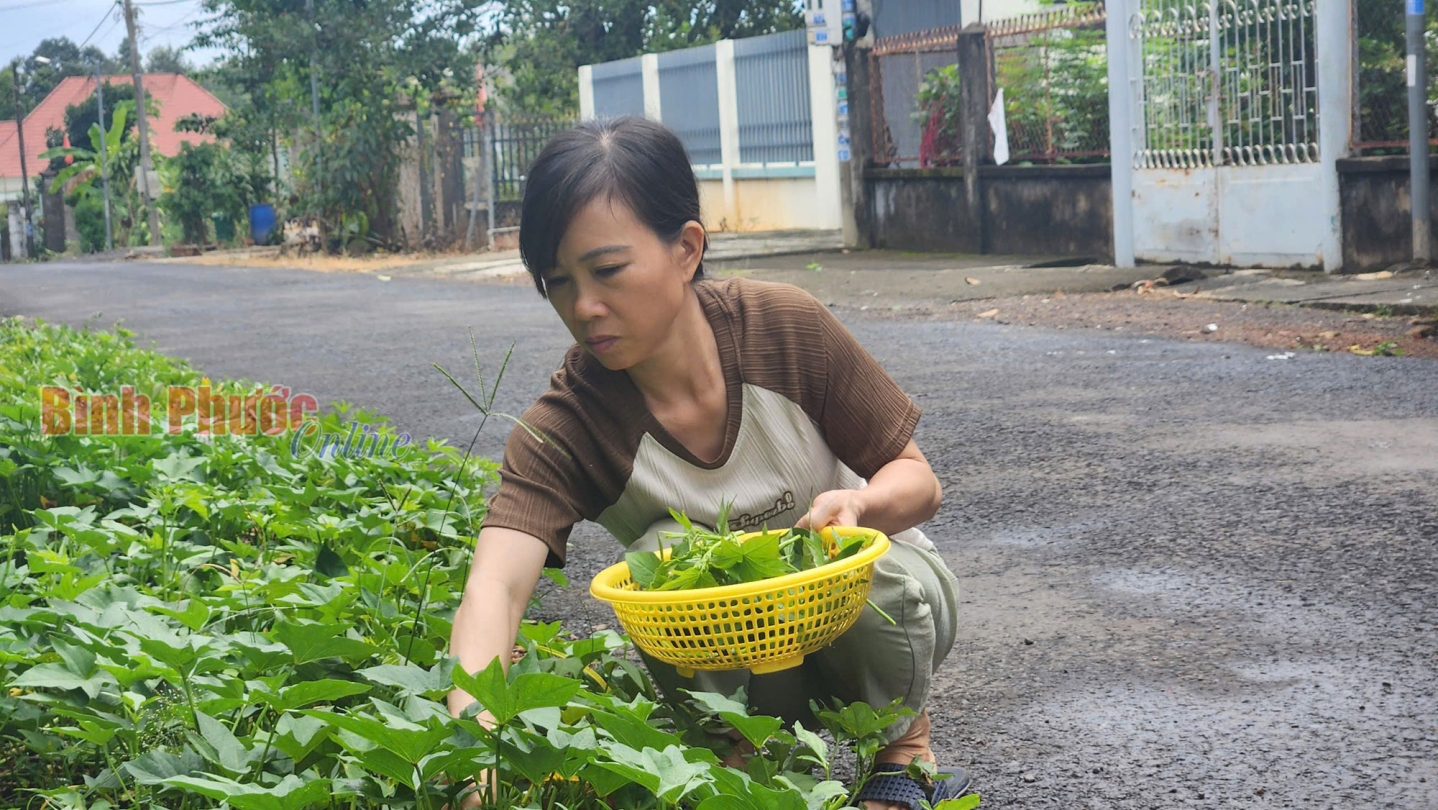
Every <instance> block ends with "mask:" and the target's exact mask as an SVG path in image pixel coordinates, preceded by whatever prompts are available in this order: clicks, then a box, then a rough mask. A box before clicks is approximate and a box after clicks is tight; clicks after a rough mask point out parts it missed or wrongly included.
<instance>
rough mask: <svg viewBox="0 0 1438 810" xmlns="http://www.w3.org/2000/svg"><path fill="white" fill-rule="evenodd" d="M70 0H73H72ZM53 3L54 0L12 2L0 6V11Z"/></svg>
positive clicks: (51, 4)
mask: <svg viewBox="0 0 1438 810" xmlns="http://www.w3.org/2000/svg"><path fill="white" fill-rule="evenodd" d="M72 1H73V0H72ZM55 3H56V0H30V1H29V2H26V3H14V4H11V5H5V6H0V11H19V10H20V9H24V8H38V7H40V6H53V5H55Z"/></svg>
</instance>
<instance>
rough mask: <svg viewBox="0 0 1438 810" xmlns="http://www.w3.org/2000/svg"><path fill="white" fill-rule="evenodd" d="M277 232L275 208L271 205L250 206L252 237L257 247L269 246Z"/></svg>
mask: <svg viewBox="0 0 1438 810" xmlns="http://www.w3.org/2000/svg"><path fill="white" fill-rule="evenodd" d="M274 232H275V207H274V205H272V204H270V203H259V204H256V205H252V206H250V236H251V238H253V239H254V240H255V244H257V245H267V244H269V242H270V234H272V233H274Z"/></svg>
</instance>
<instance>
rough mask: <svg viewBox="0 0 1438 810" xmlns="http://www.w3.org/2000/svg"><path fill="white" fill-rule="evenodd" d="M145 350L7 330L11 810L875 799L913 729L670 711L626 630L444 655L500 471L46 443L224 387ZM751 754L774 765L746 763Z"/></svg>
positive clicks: (441, 461)
mask: <svg viewBox="0 0 1438 810" xmlns="http://www.w3.org/2000/svg"><path fill="white" fill-rule="evenodd" d="M130 338H131V336H130V335H129V334H128V333H127V332H125V331H124V330H123V329H118V328H117V329H116V330H114V331H111V332H102V331H88V330H85V331H80V330H75V329H71V328H68V327H63V326H54V325H46V324H36V325H31V324H25V323H23V322H21V321H19V320H8V321H0V806H3V807H24V808H41V807H46V808H66V809H67V810H68V809H69V808H76V809H78V808H93V809H94V810H105V809H107V808H131V807H147V808H161V807H163V808H182V809H184V810H188V809H189V808H210V807H231V808H236V809H237V810H296V809H297V808H305V807H331V806H338V807H350V808H359V807H366V808H368V807H415V808H441V807H444V806H446V805H449V806H458V802H459V801H460V800H461V798H462V794H467V793H469V794H475V795H474V796H473V797H472V798H471V801H474V802H476V803H477V804H478V805H480V806H483V807H492V808H501V807H503V808H510V807H530V808H567V809H571V810H574V809H578V808H601V807H603V808H609V807H616V808H619V807H622V808H650V807H655V808H660V807H662V808H671V807H673V808H678V807H683V808H691V807H692V808H700V810H750V809H751V808H752V809H753V810H767V809H769V808H773V809H774V810H791V809H792V810H818V809H819V808H838V807H843V806H846V805H847V804H848V802H849V796H851V795H853V793H854V791H855V790H856V789H857V788H858V785H855V784H852V783H845V782H843V781H841V780H838V779H835V778H834V776H835V758H836V756H843V757H849V758H853V760H854V765H855V766H856V767H855V768H854V769H853V771H854V772H855V773H859V774H863V773H865V772H867V769H868V765H869V764H870V763H871V762H872V760H873V758H874V755H875V754H876V753H877V752H878V750H879V748H880V747H881V746H882V745H883V739H884V738H883V731H884V729H885V728H887V727H888V726H889V725H890V724H892V723H893V722H895V720H897V719H898V718H899V717H900V716H901V715H902V714H903V713H904V710H903V709H901V708H899V707H882V708H877V709H876V708H872V707H869V706H866V705H863V704H854V705H850V706H843V707H838V706H835V707H827V708H825V707H816V708H817V709H818V711H817V712H816V716H817V718H818V720H819V723H820V724H821V725H822V726H824V728H825V730H827V734H825V735H821V734H818V733H815V732H817V731H820V729H817V728H816V729H806V728H804V727H803V726H799V725H795V726H790V727H785V726H784V725H783V723H782V722H781V721H779V720H778V719H775V718H770V717H758V716H750V715H749V714H748V712H747V711H746V709H745V706H744V703H743V696H742V695H737V696H731V697H725V696H721V695H715V694H707V693H696V694H693V695H688V696H684V698H685V699H683V700H680V701H677V702H672V701H670V702H666V701H663V700H661V699H660V695H659V694H657V693H656V691H655V688H654V685H653V683H652V682H651V681H650V679H649V678H648V676H647V674H646V673H645V672H644V671H643V670H642V669H640V668H639V667H638V666H636V663H635V661H636V659H635V657H634V656H633V654H632V651H631V650H630V648H629V646H628V643H627V641H626V639H625V638H623V637H622V636H620V635H618V634H616V633H613V632H609V631H605V632H601V633H597V634H595V635H593V636H591V637H588V638H575V637H573V636H571V635H569V634H567V633H565V632H564V630H563V628H562V627H561V626H560V625H559V624H546V623H540V622H534V621H526V622H525V623H524V625H523V627H522V629H521V634H520V638H519V639H517V647H518V649H517V659H516V661H515V662H514V663H513V664H511V666H510V667H509V671H508V673H507V674H506V673H505V672H504V671H503V669H502V668H501V667H500V666H499V663H498V662H497V661H496V662H495V663H494V664H492V665H491V666H490V667H489V668H487V669H485V670H483V671H481V672H477V673H467V672H465V671H464V670H463V669H462V668H459V667H457V666H456V663H455V659H453V658H452V657H450V656H448V655H447V652H446V651H447V648H448V641H449V634H450V629H451V624H450V618H451V617H452V616H453V612H454V610H455V608H456V607H457V605H458V602H459V599H460V596H461V594H462V590H463V583H464V581H465V579H466V576H467V574H468V564H469V549H470V545H471V538H473V537H474V535H475V533H476V532H477V531H478V528H479V525H480V523H481V521H482V520H483V516H484V493H485V488H486V487H491V488H492V486H493V484H494V483H495V480H496V476H495V465H494V464H493V463H492V462H491V461H489V460H486V459H475V458H471V457H469V455H468V453H466V452H461V451H460V450H459V449H457V448H455V447H452V446H450V445H448V444H445V443H443V442H437V441H432V440H431V441H427V442H425V444H424V446H423V447H417V448H416V451H417V452H414V453H411V454H409V455H408V456H404V457H399V458H396V457H393V456H374V457H356V458H351V457H348V456H345V455H342V454H336V455H330V456H325V457H321V456H319V455H318V454H314V453H304V452H300V453H296V452H294V448H293V446H292V444H291V442H290V441H289V437H288V436H284V435H281V436H263V435H259V436H212V437H203V436H200V435H198V434H197V433H196V432H194V431H192V430H187V431H183V432H181V433H178V434H170V433H157V434H155V435H151V436H130V437H123V436H122V437H115V436H79V435H60V436H42V435H41V434H40V429H39V425H40V419H41V405H40V395H39V386H41V385H60V386H65V387H67V388H70V389H73V390H82V391H93V392H106V393H108V392H113V391H116V390H118V389H119V387H120V386H121V385H126V384H130V385H135V386H137V387H138V388H139V389H141V391H142V392H144V393H147V394H148V395H150V397H151V401H152V403H153V408H154V412H153V415H154V418H155V421H156V422H157V423H160V424H163V422H164V405H165V396H164V394H163V391H164V389H165V387H166V386H168V385H193V384H195V383H196V382H197V381H198V380H199V379H200V375H199V373H198V372H197V371H196V370H195V369H193V368H191V367H189V366H188V365H186V364H185V363H183V362H181V361H177V360H173V359H170V358H166V357H164V356H162V355H159V354H157V353H154V352H150V351H145V350H142V349H139V348H137V347H136V346H135V345H134V343H133V341H132V340H131V339H130ZM215 387H216V388H217V389H218V390H220V391H223V392H230V393H241V392H245V391H253V390H255V386H254V385H252V384H250V383H248V382H246V381H233V382H222V383H216V384H215ZM483 388H484V387H483V386H482V385H481V394H483ZM481 399H483V396H481ZM491 399H492V398H491ZM318 418H319V420H320V422H321V426H322V428H323V429H324V430H326V431H330V432H344V431H346V430H348V428H349V427H350V426H351V425H353V424H354V423H356V422H361V423H366V424H371V425H380V426H381V428H380V430H381V432H385V431H388V430H389V428H388V427H386V426H385V425H386V423H385V422H384V420H383V419H381V418H379V417H377V416H375V415H373V414H367V413H364V412H363V411H362V410H360V409H357V408H353V407H351V406H349V405H346V404H344V403H339V404H337V405H335V406H333V407H332V408H331V409H330V410H329V411H328V412H326V413H324V414H322V415H320V416H319V417H318ZM550 576H551V577H552V578H553V579H555V580H557V581H560V582H562V579H563V577H562V575H561V574H559V573H558V572H550ZM521 652H522V654H520V653H521ZM456 685H457V686H459V687H461V688H463V689H465V690H466V691H467V692H469V693H470V694H472V695H474V696H475V697H476V698H477V699H478V704H477V705H476V706H474V707H472V708H471V710H470V713H469V714H467V715H466V716H464V717H461V718H452V717H451V716H450V715H449V713H448V711H447V709H446V708H445V705H444V703H443V699H444V696H445V695H446V694H447V693H448V692H449V691H450V690H451V689H452V688H453V687H454V686H456ZM481 706H482V707H483V708H485V709H487V710H488V711H489V712H490V713H491V714H492V715H493V716H494V718H495V720H496V725H495V726H494V727H493V728H488V727H486V726H485V725H482V724H480V723H478V722H476V720H475V718H474V714H473V713H474V712H475V711H477V710H478V709H479V708H480V707H481ZM741 738H742V740H744V741H746V742H747V743H748V744H749V745H752V746H753V748H754V749H756V750H757V751H758V753H757V755H755V756H753V757H752V758H751V759H750V760H749V761H748V764H747V767H746V768H745V769H744V770H739V769H734V768H729V767H725V766H724V765H723V764H721V757H723V756H725V755H727V754H729V753H730V750H731V747H732V746H733V744H734V743H735V742H737V741H738V740H740V739H741ZM826 740H827V741H826ZM830 741H832V742H830ZM831 744H836V746H837V747H832V748H831ZM846 761H847V760H846ZM916 768H918V766H916ZM845 770H847V768H846V769H845ZM919 770H922V769H921V768H920V769H919ZM486 771H487V772H490V773H492V774H493V776H492V777H491V778H489V779H488V780H487V781H486V782H485V783H483V784H482V785H480V786H479V787H475V786H474V783H473V782H472V781H471V777H473V776H474V775H475V774H477V773H480V772H486ZM850 781H851V782H852V780H850ZM976 803H977V797H967V798H966V799H965V800H964V801H963V803H962V804H960V803H954V802H949V803H945V804H947V805H949V807H948V808H946V810H959V809H960V808H962V807H968V806H972V805H973V804H976Z"/></svg>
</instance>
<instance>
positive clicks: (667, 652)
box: [589, 528, 889, 677]
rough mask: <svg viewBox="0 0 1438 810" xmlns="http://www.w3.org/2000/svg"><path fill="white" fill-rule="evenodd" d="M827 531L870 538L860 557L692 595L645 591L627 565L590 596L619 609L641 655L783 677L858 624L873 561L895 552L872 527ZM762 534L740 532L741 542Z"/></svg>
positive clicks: (594, 585)
mask: <svg viewBox="0 0 1438 810" xmlns="http://www.w3.org/2000/svg"><path fill="white" fill-rule="evenodd" d="M824 532H826V533H828V532H833V533H834V534H835V535H837V536H840V537H852V536H856V535H863V536H867V537H869V538H870V540H869V542H868V543H867V544H866V545H865V546H864V548H862V549H860V550H859V552H858V553H856V554H855V555H854V556H852V557H849V558H848V559H844V560H839V561H838V562H832V563H829V564H827V565H821V566H819V567H818V568H813V569H810V570H808V571H800V572H798V573H796V574H787V575H785V576H782V577H775V578H773V579H766V580H762V581H760V582H750V583H745V584H743V585H723V586H720V587H717V588H696V589H693V590H687V591H642V590H640V589H639V586H638V585H637V584H635V582H634V580H633V579H632V578H631V577H630V575H629V564H628V563H624V562H621V563H619V564H617V565H612V566H610V567H608V568H606V569H604V570H603V571H601V572H599V575H598V576H596V577H595V578H594V580H593V581H592V582H591V583H590V584H589V593H590V594H592V595H593V596H594V597H595V598H596V599H599V600H602V601H604V602H608V603H609V604H610V606H611V607H613V608H614V612H615V614H616V615H618V617H619V623H620V624H621V625H623V626H624V631H625V632H626V633H628V634H629V637H630V638H631V639H633V640H634V643H635V644H636V645H638V646H639V648H640V649H641V650H643V651H644V652H646V653H648V654H649V655H652V656H653V657H655V658H657V659H659V660H660V661H664V662H665V663H668V664H673V665H674V667H675V668H676V669H678V670H679V674H680V675H682V676H684V677H690V676H692V675H693V674H694V671H695V670H705V671H716V670H727V669H749V670H751V671H753V672H754V673H756V674H763V673H766V672H778V671H779V670H783V669H789V668H790V667H796V666H798V665H799V664H801V663H803V661H804V656H806V655H808V654H809V653H812V652H814V651H816V650H818V649H821V648H823V647H826V646H828V645H829V644H831V643H833V641H834V639H836V638H838V637H839V636H840V635H841V634H843V632H844V631H845V630H848V629H849V628H850V627H851V626H853V624H854V622H856V621H858V619H859V612H860V611H861V610H863V609H864V605H865V604H866V603H867V602H868V599H869V588H870V586H871V585H873V582H874V561H875V560H877V559H879V558H880V557H882V556H884V553H885V552H887V551H888V550H889V538H887V537H885V536H884V535H883V534H882V533H881V532H876V531H874V530H872V529H858V528H834V529H825V530H824ZM760 534H762V532H751V533H749V534H745V535H742V536H741V541H743V540H748V539H749V538H751V537H758V536H759V535H760ZM770 534H773V532H770ZM665 555H666V556H668V549H665Z"/></svg>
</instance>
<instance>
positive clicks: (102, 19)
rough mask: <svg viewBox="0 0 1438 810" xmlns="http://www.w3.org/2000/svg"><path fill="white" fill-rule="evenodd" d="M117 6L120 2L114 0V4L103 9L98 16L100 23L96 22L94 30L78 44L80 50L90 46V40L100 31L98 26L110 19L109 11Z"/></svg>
mask: <svg viewBox="0 0 1438 810" xmlns="http://www.w3.org/2000/svg"><path fill="white" fill-rule="evenodd" d="M118 5H120V0H115V2H113V3H111V4H110V5H109V7H107V8H106V9H105V11H104V13H103V14H101V16H100V21H99V22H97V23H95V29H94V30H93V31H91V32H90V36H88V37H85V41H84V42H81V43H80V49H81V50H83V49H84V48H85V46H86V45H88V44H90V40H92V39H94V38H95V33H96V32H97V31H99V30H100V26H102V25H104V24H105V21H106V20H109V19H111V18H110V11H111V10H112V9H114V8H115V6H118ZM107 33H108V32H107Z"/></svg>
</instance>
